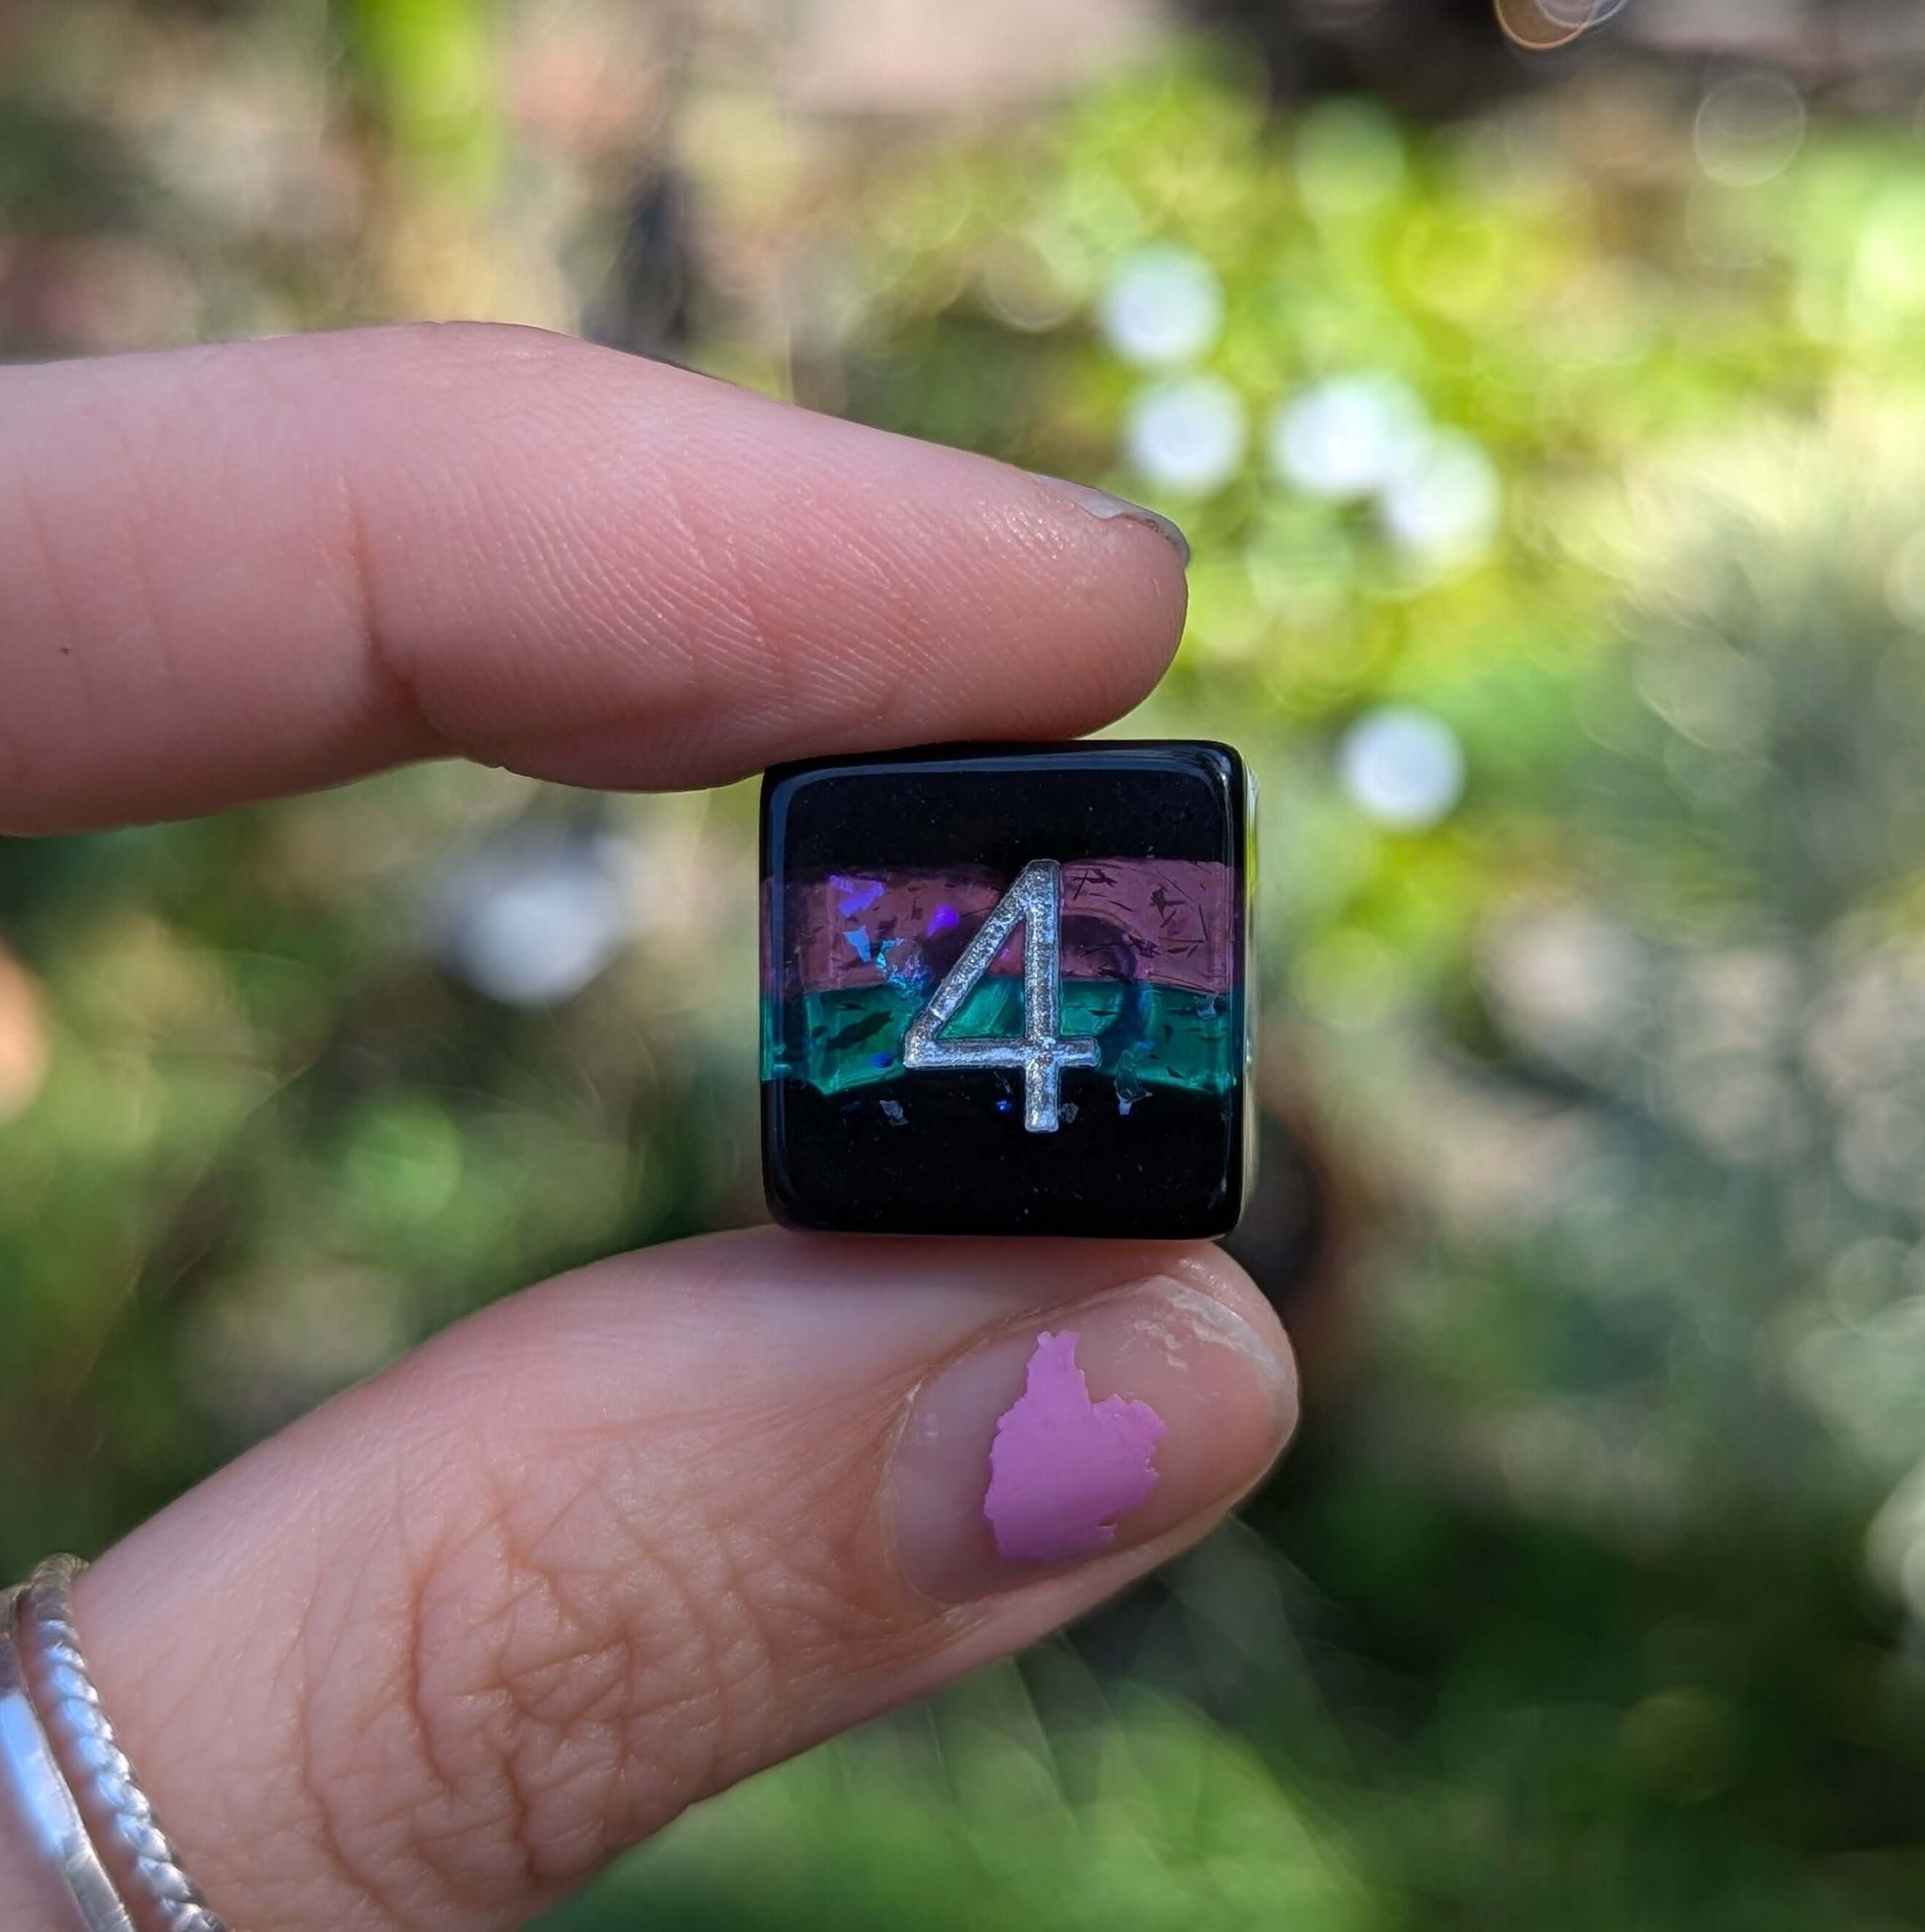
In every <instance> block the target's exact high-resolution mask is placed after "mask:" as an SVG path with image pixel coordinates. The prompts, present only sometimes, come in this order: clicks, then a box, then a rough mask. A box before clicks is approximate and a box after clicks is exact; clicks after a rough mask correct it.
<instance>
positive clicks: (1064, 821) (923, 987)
mask: <svg viewBox="0 0 1925 1932" xmlns="http://www.w3.org/2000/svg"><path fill="white" fill-rule="evenodd" d="M1247 819H1248V808H1247V801H1246V780H1245V777H1244V772H1243V767H1242V762H1241V760H1240V759H1238V756H1237V754H1236V753H1235V752H1234V751H1232V750H1230V749H1229V748H1228V747H1227V746H1222V745H1213V744H1200V743H1153V744H1126V743H1118V742H1114V741H1104V742H1099V743H1093V744H1081V745H1060V746H1035V745H1029V746H1007V747H988V746H980V745H975V746H956V747H939V748H935V749H931V750H927V751H915V752H901V753H888V754H880V755H874V756H870V757H861V758H849V759H836V760H817V761H812V762H810V763H807V764H802V765H790V766H785V767H781V768H779V769H777V770H776V771H773V772H771V773H770V775H769V777H768V779H767V780H766V781H765V783H764V786H763V817H762V853H763V989H762V1002H763V1171H764V1179H765V1183H766V1185H767V1189H768V1194H769V1201H770V1206H771V1208H772V1209H773V1210H774V1212H775V1213H776V1214H777V1216H778V1217H779V1219H781V1220H782V1221H785V1222H787V1223H788V1224H789V1225H790V1226H792V1227H802V1228H816V1229H827V1230H840V1231H845V1232H864V1233H890V1234H976V1235H1088V1236H1115V1237H1121V1236H1132V1237H1148V1238H1167V1239H1171V1240H1175V1239H1194V1238H1197V1237H1206V1236H1213V1235H1220V1234H1223V1233H1226V1232H1227V1231H1228V1230H1229V1229H1230V1228H1231V1227H1232V1226H1233V1225H1234V1224H1235V1222H1236V1220H1237V1217H1238V1213H1239V1212H1240V1211H1241V1207H1242V1195H1243V1186H1244V1167H1245V1155H1246V1148H1247V1144H1248V1133H1249V1129H1248V1123H1247V1059H1248V1054H1247V1031H1246V1028H1247V1016H1246V1001H1245V980H1246V973H1245V969H1244V968H1245V947H1246V931H1247V920H1246V916H1245V894H1246V879H1247V868H1246V862H1245V855H1246V847H1247V841H1248V825H1247Z"/></svg>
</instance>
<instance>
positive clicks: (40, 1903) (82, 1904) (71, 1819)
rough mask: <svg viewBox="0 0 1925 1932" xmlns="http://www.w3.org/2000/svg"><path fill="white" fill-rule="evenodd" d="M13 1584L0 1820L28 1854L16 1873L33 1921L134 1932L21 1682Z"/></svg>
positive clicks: (0, 1663)
mask: <svg viewBox="0 0 1925 1932" xmlns="http://www.w3.org/2000/svg"><path fill="white" fill-rule="evenodd" d="M20 1594H21V1593H20V1592H19V1591H18V1590H9V1591H5V1592H0V1823H4V1824H5V1825H7V1826H9V1827H10V1829H9V1830H8V1831H7V1833H6V1836H7V1837H8V1838H9V1839H10V1840H12V1841H13V1843H14V1844H15V1845H16V1846H17V1848H18V1849H19V1850H20V1851H21V1852H23V1853H25V1854H26V1861H25V1863H24V1864H23V1866H22V1869H21V1875H20V1876H21V1877H22V1879H23V1880H24V1881H25V1882H26V1884H27V1886H29V1888H30V1889H31V1891H32V1893H33V1896H32V1898H31V1899H29V1900H25V1901H23V1902H25V1903H27V1904H28V1906H29V1908H30V1910H31V1911H32V1914H33V1916H32V1917H31V1918H29V1919H27V1920H26V1921H25V1922H26V1923H28V1924H32V1925H45V1926H49V1927H50V1926H54V1925H68V1926H73V1927H75V1928H77V1929H78V1932H135V1929H134V1923H133V1921H132V1920H131V1919H130V1918H129V1917H128V1914H127V1906H126V1905H125V1904H124V1903H123V1902H122V1900H121V1895H120V1893H119V1892H118V1891H117V1890H116V1889H115V1888H114V1881H113V1880H112V1879H111V1878H109V1877H108V1875H107V1868H106V1867H105V1866H104V1865H102V1864H101V1862H100V1854H99V1853H98V1852H97V1851H96V1850H95V1849H94V1841H93V1840H92V1839H91V1838H90V1837H89V1836H88V1835H87V1826H86V1821H85V1820H84V1819H83V1818H82V1817H81V1815H80V1807H79V1806H78V1805H77V1804H76V1803H75V1802H74V1800H73V1793H72V1792H71V1791H70V1790H69V1789H68V1788H67V1781H66V1778H65V1776H64V1775H63V1774H62V1772H61V1770H60V1767H59V1766H58V1765H57V1764H56V1763H55V1762H54V1759H53V1748H52V1746H51V1745H50V1744H48V1742H47V1739H46V1727H45V1726H44V1725H43V1724H42V1722H41V1719H40V1712H39V1711H37V1710H36V1709H35V1708H34V1700H33V1697H32V1696H31V1694H30V1693H29V1691H28V1689H27V1679H26V1676H25V1675H24V1673H23V1672H22V1670H21V1666H20V1651H19V1649H18V1647H17V1646H16V1644H15V1642H14V1616H15V1607H16V1605H17V1604H18V1603H19V1600H20Z"/></svg>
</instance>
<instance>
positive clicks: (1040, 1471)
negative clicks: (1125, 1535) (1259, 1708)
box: [982, 1330, 1167, 1563]
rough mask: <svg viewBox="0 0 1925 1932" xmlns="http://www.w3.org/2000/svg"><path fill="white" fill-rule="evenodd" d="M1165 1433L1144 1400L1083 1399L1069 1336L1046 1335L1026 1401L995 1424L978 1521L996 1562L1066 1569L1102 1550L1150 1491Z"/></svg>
mask: <svg viewBox="0 0 1925 1932" xmlns="http://www.w3.org/2000/svg"><path fill="white" fill-rule="evenodd" d="M1166 1428H1167V1425H1166V1424H1165V1423H1164V1421H1163V1419H1162V1417H1160V1416H1159V1415H1157V1413H1156V1412H1155V1410H1153V1409H1152V1408H1150V1406H1149V1405H1148V1403H1146V1402H1127V1401H1125V1400H1124V1398H1123V1397H1122V1396H1114V1395H1113V1396H1105V1397H1104V1398H1103V1400H1102V1401H1101V1402H1091V1401H1090V1399H1089V1384H1088V1383H1087V1382H1086V1381H1085V1380H1084V1379H1083V1372H1082V1370H1081V1369H1080V1368H1078V1367H1077V1366H1076V1336H1075V1334H1074V1333H1073V1332H1072V1331H1070V1330H1064V1331H1063V1333H1062V1334H1047V1333H1045V1334H1040V1335H1038V1336H1037V1338H1036V1351H1035V1353H1034V1354H1032V1355H1031V1356H1030V1365H1029V1375H1028V1379H1027V1381H1026V1382H1025V1384H1024V1388H1023V1393H1022V1394H1021V1395H1020V1396H1018V1397H1017V1399H1016V1400H1015V1401H1014V1402H1013V1403H1012V1404H1011V1405H1010V1406H1009V1408H1007V1409H1006V1410H1004V1411H1003V1413H1002V1415H1001V1417H1000V1418H999V1419H998V1420H997V1423H996V1439H995V1441H994V1442H993V1443H991V1444H990V1447H989V1489H988V1493H987V1494H986V1495H985V1496H984V1497H983V1499H982V1514H983V1515H984V1516H985V1517H987V1518H989V1526H990V1528H991V1529H993V1530H994V1531H995V1532H996V1550H997V1553H998V1554H999V1555H1002V1556H1006V1557H1013V1558H1015V1559H1017V1560H1018V1561H1021V1562H1025V1563H1067V1562H1068V1561H1070V1559H1071V1558H1073V1557H1078V1556H1088V1555H1090V1554H1091V1553H1092V1552H1093V1551H1096V1550H1099V1549H1102V1548H1103V1547H1104V1546H1105V1545H1106V1544H1108V1543H1109V1542H1111V1541H1112V1540H1113V1539H1114V1538H1115V1535H1116V1518H1118V1517H1120V1516H1122V1515H1123V1514H1124V1513H1125V1512H1126V1511H1128V1510H1134V1509H1135V1508H1136V1507H1137V1505H1138V1504H1139V1503H1141V1502H1142V1501H1143V1500H1144V1498H1145V1497H1146V1496H1147V1495H1148V1494H1149V1492H1150V1491H1151V1490H1152V1489H1154V1488H1155V1486H1156V1472H1155V1470H1154V1469H1153V1468H1151V1467H1150V1457H1151V1456H1152V1455H1153V1454H1154V1452H1155V1448H1156V1444H1157V1443H1158V1442H1160V1441H1161V1440H1162V1439H1163V1435H1164V1433H1165V1431H1166Z"/></svg>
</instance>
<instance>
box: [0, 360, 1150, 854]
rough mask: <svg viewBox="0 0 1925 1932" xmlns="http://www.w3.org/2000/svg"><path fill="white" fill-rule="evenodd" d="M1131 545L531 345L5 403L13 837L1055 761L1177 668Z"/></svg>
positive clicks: (857, 433) (1109, 517)
mask: <svg viewBox="0 0 1925 1932" xmlns="http://www.w3.org/2000/svg"><path fill="white" fill-rule="evenodd" d="M1156 525H1160V519H1155V518H1152V517H1150V515H1149V513H1148V512H1147V511H1142V510H1138V509H1136V508H1135V507H1134V506H1127V505H1123V504H1121V503H1119V502H1118V501H1117V500H1116V499H1113V498H1107V497H1101V496H1098V495H1097V494H1096V493H1094V492H1089V491H1082V490H1079V489H1077V488H1076V487H1075V486H1071V485H1065V484H1061V483H1057V482H1054V480H1050V479H1043V478H1037V477H1031V476H1028V475H1026V474H1025V473H1024V472H1022V471H1020V470H1015V469H1012V468H1009V467H1008V466H1006V465H1003V464H1000V463H995V462H991V461H989V460H988V459H986V458H982V457H978V456H971V455H968V454H965V453H963V452H961V451H956V450H949V449H942V448H938V447H935V446H933V445H930V444H926V443H919V442H915V441H912V440H910V439H907V438H904V437H899V436H892V435H886V434H883V433H881V432H879V431H876V430H871V429H865V428H861V427H858V426H856V425H854V424H850V423H846V422H841V421H838V420H836V419H834V418H832V417H827V416H820V415H814V414H809V413H808V412H806V411H802V410H798V409H792V408H788V407H786V406H784V405H781V404H779V403H774V402H771V401H769V400H768V399H766V398H762V397H758V396H755V395H752V394H750V393H748V392H745V391H741V390H736V389H733V388H730V387H728V386H727V385H725V384H721V383H717V382H713V381H710V380H708V379H707V378H704V377H700V376H695V375H691V374H688V373H687V372H685V371H681V370H677V369H672V368H668V367H665V366H663V365H660V364H655V363H649V362H644V361H640V360H638V359H636V358H634V357H630V356H626V355H621V354H617V353H615V352H613V351H610V350H603V349H596V348H592V347H589V346H588V345H586V344H583V343H580V342H576V341H572V340H570V339H569V338H566V337H563V336H555V335H547V334H544V333H541V332H540V331H537V330H532V329H521V328H511V327H500V326H488V325H480V324H459V325H454V326H441V327H433V326H422V325H410V326H403V327H397V328H382V329H370V330H363V331H355V332H350V333H345V334H339V335H331V336H312V337H294V338H289V339H285V340H280V341H271V342H258V343H243V344H236V345H229V346H223V347H218V348H206V349H188V350H179V351H174V352H171V353H168V354H161V355H143V356H128V357H119V358H112V359H108V360H105V361H100V362H92V363H71V364H48V365H45V366H41V367H37V368H17V369H12V370H4V371H0V830H6V831H53V830H68V829H73V828H77V827H82V826H89V825H99V824H106V823H114V822H121V821H127V820H133V819H143V818H152V817H168V816H179V815H182V814H186V813H191V812H200V811H208V810H213V809H215V808H217V807H220V806H223V805H228V804H232V803H235V802H238V801H241V800H245V799H249V798H254V797H259V796H261V795H263V794H265V793H268V792H272V791H280V790H289V789H299V788H305V787H309V786H313V785H319V784H327V783H332V782H338V781H340V780H343V779H348V778H352V777H355V776H358V775H359V774H362V773H365V772H368V771H371V770H373V769H375V768H377V767H379V766H383V765H388V764H393V763H397V762H400V761H405V760H410V759H418V758H424V757H433V756H440V755H461V756H466V757H470V758H475V759H480V760H482V761H484V762H487V763H490V764H498V765H504V766H508V767H510V768H512V769H514V770H517V771H521V772H525V773H528V774H531V775H533V776H537V777H541V778H550V779H558V780H562V781H564V782H571V783H579V784H594V785H612V786H636V785H664V786H676V785H692V784H705V783H712V782H719V781H721V780H724V779H729V778H734V777H738V776H740V775H742V774H743V773H746V772H749V771H753V770H755V769H756V768H758V767H759V766H761V765H763V764H766V763H769V762H771V761H773V760H776V759H779V758H787V757H792V756H795V755H797V754H800V753H804V752H808V751H812V750H817V749H825V750H826V749H835V750H856V749H862V748H866V747H873V746H880V745H887V744H900V743H908V742H914V741H917V740H922V739H933V738H972V737H991V736H1005V737H1056V736H1066V735H1070V734H1073V733H1075V732H1078V731H1082V730H1086V729H1088V728H1090V727H1092V726H1094V725H1097V724H1100V723H1102V722H1104V721H1106V720H1107V719H1109V718H1111V717H1113V716H1115V715H1117V714H1118V713H1119V712H1120V711H1122V710H1124V709H1126V708H1127V707H1128V706H1129V705H1130V704H1132V703H1134V702H1135V701H1136V700H1137V699H1138V698H1139V697H1141V696H1142V695H1143V694H1144V693H1145V691H1146V690H1148V688H1149V687H1150V686H1151V685H1152V684H1153V683H1154V682H1155V680H1156V678H1157V677H1158V676H1159V675H1160V674H1161V672H1162V670H1163V668H1164V666H1165V665H1166V664H1167V662H1168V659H1169V656H1170V653H1171V652H1172V651H1173V649H1174V648H1175V644H1176V640H1177V636H1178V633H1179V632H1180V630H1181V627H1182V616H1183V604H1184V593H1183V573H1182V560H1181V557H1180V555H1179V553H1178V550H1177V549H1176V548H1175V547H1174V545H1175V544H1180V542H1181V539H1180V538H1179V537H1175V533H1174V529H1173V526H1161V527H1162V528H1163V529H1164V530H1165V531H1166V532H1167V534H1168V535H1170V536H1171V537H1172V538H1173V539H1174V543H1171V542H1165V541H1163V540H1162V539H1161V536H1160V535H1158V534H1157V533H1156V531H1155V529H1154V528H1153V527H1152V526H1156Z"/></svg>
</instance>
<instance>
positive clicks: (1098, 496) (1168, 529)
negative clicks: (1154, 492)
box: [1031, 470, 1190, 570]
mask: <svg viewBox="0 0 1925 1932" xmlns="http://www.w3.org/2000/svg"><path fill="white" fill-rule="evenodd" d="M1031 475H1033V476H1034V477H1035V478H1036V480H1037V482H1038V483H1047V484H1048V485H1049V486H1050V488H1051V489H1052V490H1056V491H1060V492H1061V494H1062V495H1063V496H1065V497H1067V498H1068V499H1069V501H1070V502H1071V503H1072V504H1074V505H1076V506H1077V507H1078V508H1079V509H1086V510H1087V511H1088V512H1089V513H1090V515H1092V516H1094V517H1097V518H1099V519H1100V520H1101V521H1103V522H1105V523H1109V522H1113V521H1115V520H1116V519H1117V518H1119V517H1121V518H1122V519H1123V521H1125V522H1126V523H1142V524H1144V525H1146V527H1147V528H1149V529H1152V530H1154V531H1155V532H1156V534H1157V535H1158V536H1159V537H1161V538H1162V539H1163V541H1164V542H1165V543H1167V544H1168V545H1169V546H1170V548H1171V549H1172V550H1174V551H1175V552H1176V554H1177V557H1178V558H1179V559H1180V560H1181V562H1182V565H1183V568H1184V569H1185V570H1188V569H1189V567H1190V539H1189V538H1188V537H1186V536H1185V535H1184V534H1183V532H1182V531H1181V530H1180V529H1178V528H1177V526H1176V525H1175V524H1174V523H1172V522H1171V521H1170V520H1169V518H1168V517H1167V516H1160V515H1158V514H1157V513H1156V511H1155V510H1153V509H1146V508H1145V507H1144V506H1143V505H1142V504H1133V503H1131V502H1130V500H1129V499H1128V498H1127V497H1112V496H1111V495H1110V493H1109V492H1108V491H1107V490H1092V489H1091V488H1090V487H1089V485H1088V484H1086V483H1070V482H1068V481H1067V480H1065V479H1064V478H1062V477H1059V476H1045V475H1043V474H1042V472H1041V471H1035V470H1033V471H1032V472H1031Z"/></svg>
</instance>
